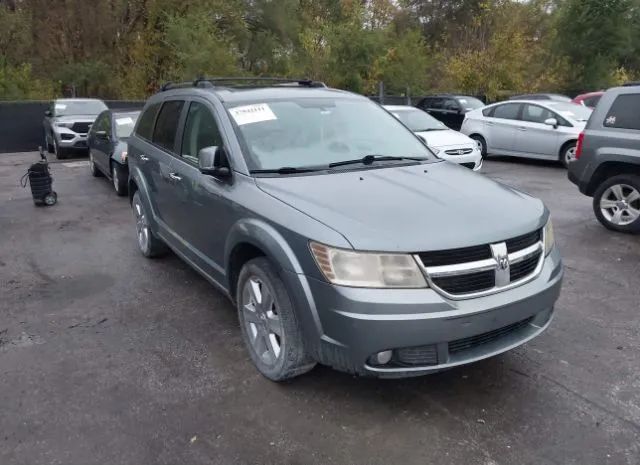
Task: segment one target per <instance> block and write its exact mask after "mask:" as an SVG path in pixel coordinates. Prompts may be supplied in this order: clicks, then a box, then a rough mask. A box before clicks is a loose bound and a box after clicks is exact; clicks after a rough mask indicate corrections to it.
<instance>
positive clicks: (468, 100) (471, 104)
mask: <svg viewBox="0 0 640 465" xmlns="http://www.w3.org/2000/svg"><path fill="white" fill-rule="evenodd" d="M458 103H459V104H460V106H461V107H462V108H464V109H465V110H467V111H471V110H475V109H476V108H482V107H484V106H485V105H484V103H483V102H482V100H478V99H477V98H474V97H458Z"/></svg>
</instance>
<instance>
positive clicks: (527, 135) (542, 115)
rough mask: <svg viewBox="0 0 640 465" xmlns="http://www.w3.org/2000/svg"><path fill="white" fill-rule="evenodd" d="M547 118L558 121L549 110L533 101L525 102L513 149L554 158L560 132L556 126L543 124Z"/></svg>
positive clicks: (527, 153) (555, 157) (556, 152)
mask: <svg viewBox="0 0 640 465" xmlns="http://www.w3.org/2000/svg"><path fill="white" fill-rule="evenodd" d="M549 118H555V119H556V120H557V121H558V122H560V117H559V116H558V115H556V114H555V113H554V112H552V111H551V110H548V109H547V108H544V107H542V106H540V105H535V104H533V103H525V104H524V106H523V108H522V121H521V122H520V124H519V125H518V132H517V133H516V141H515V144H514V150H515V151H517V152H520V153H522V154H523V155H526V156H529V157H534V158H549V159H553V160H556V159H557V158H558V156H559V145H558V144H559V140H560V132H559V131H558V129H557V128H554V127H553V126H549V125H547V124H544V122H545V121H546V120H548V119H549Z"/></svg>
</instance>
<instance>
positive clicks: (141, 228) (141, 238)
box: [133, 200, 149, 252]
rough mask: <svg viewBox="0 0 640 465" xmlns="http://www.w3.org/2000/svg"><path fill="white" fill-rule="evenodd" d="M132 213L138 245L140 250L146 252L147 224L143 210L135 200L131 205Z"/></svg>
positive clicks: (147, 244) (147, 242)
mask: <svg viewBox="0 0 640 465" xmlns="http://www.w3.org/2000/svg"><path fill="white" fill-rule="evenodd" d="M133 212H134V215H135V217H136V231H137V232H138V245H139V246H140V250H142V251H143V252H146V251H147V249H148V247H149V224H148V222H147V216H146V215H145V212H144V208H143V207H142V205H141V204H140V201H139V200H137V201H136V202H135V203H134V205H133Z"/></svg>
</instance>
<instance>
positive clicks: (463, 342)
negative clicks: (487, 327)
mask: <svg viewBox="0 0 640 465" xmlns="http://www.w3.org/2000/svg"><path fill="white" fill-rule="evenodd" d="M531 320H533V317H529V318H527V319H526V320H522V321H518V322H517V323H513V324H510V325H508V326H504V327H502V328H499V329H494V330H493V331H488V332H486V333H482V334H478V335H476V336H471V337H465V338H463V339H458V340H456V341H451V342H449V354H454V353H456V352H462V351H463V350H469V349H473V348H475V347H478V346H480V345H483V344H488V343H489V342H493V341H496V340H498V339H500V338H502V337H505V336H507V335H509V334H511V333H513V332H515V331H518V330H520V329H523V328H525V327H526V326H527V325H528V324H529V323H530V322H531Z"/></svg>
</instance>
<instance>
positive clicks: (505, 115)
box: [460, 100, 592, 166]
mask: <svg viewBox="0 0 640 465" xmlns="http://www.w3.org/2000/svg"><path fill="white" fill-rule="evenodd" d="M591 112H592V110H591V109H589V108H587V107H584V106H582V105H577V104H575V103H566V102H556V101H542V100H536V101H533V100H516V101H513V100H511V101H508V102H500V103H496V104H493V105H489V106H486V107H484V108H479V109H477V110H473V111H470V112H469V113H467V114H466V118H465V120H464V122H463V123H462V128H461V129H460V132H462V133H463V134H466V135H467V136H469V137H471V138H472V139H474V140H475V141H476V143H477V144H478V148H479V149H480V150H481V151H482V154H483V156H486V155H487V154H490V155H506V156H513V157H526V158H538V159H544V160H559V161H560V162H562V164H563V165H564V166H568V165H569V163H570V162H572V161H573V160H574V159H575V152H576V143H577V141H578V135H579V134H580V132H582V130H583V129H584V126H585V124H586V122H587V120H588V119H589V116H591Z"/></svg>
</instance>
